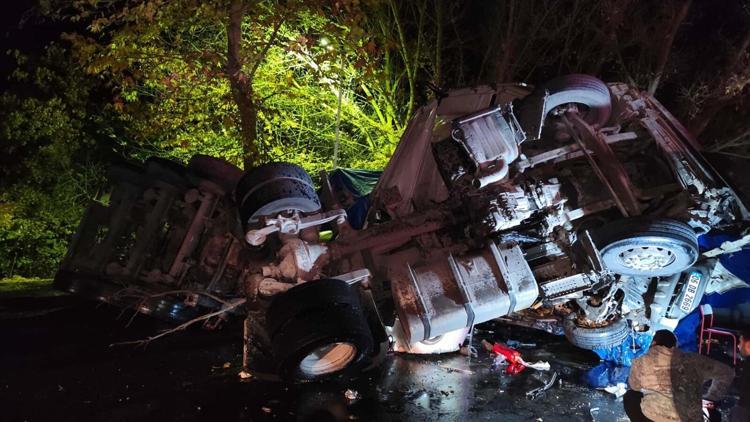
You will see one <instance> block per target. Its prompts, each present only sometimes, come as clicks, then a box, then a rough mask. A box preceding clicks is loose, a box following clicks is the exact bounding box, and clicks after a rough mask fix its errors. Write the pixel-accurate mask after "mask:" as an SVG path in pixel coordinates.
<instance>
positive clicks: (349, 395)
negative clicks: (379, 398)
mask: <svg viewBox="0 0 750 422" xmlns="http://www.w3.org/2000/svg"><path fill="white" fill-rule="evenodd" d="M344 397H346V399H347V400H349V403H352V402H355V401H357V400H359V399H360V397H361V396H360V395H359V391H357V390H352V389H348V390H346V391H344Z"/></svg>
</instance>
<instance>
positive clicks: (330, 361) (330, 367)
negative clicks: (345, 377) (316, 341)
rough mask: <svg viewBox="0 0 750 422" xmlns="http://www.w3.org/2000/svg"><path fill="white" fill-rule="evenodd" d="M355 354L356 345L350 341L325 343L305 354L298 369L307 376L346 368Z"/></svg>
mask: <svg viewBox="0 0 750 422" xmlns="http://www.w3.org/2000/svg"><path fill="white" fill-rule="evenodd" d="M356 355H357V347H356V346H354V345H353V344H351V343H345V342H337V343H330V344H325V345H323V346H320V347H318V348H316V349H314V350H313V351H312V352H310V353H309V354H308V355H307V356H305V358H304V359H302V361H301V362H300V364H299V369H300V370H301V371H302V372H303V373H304V374H305V375H308V376H319V375H325V374H330V373H332V372H336V371H340V370H342V369H344V368H346V366H347V365H349V363H351V361H352V360H354V358H355V356H356Z"/></svg>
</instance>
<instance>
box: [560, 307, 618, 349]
mask: <svg viewBox="0 0 750 422" xmlns="http://www.w3.org/2000/svg"><path fill="white" fill-rule="evenodd" d="M575 317H576V314H575V313H573V314H571V315H570V316H569V317H568V318H566V319H565V321H564V323H563V325H564V329H565V338H567V339H568V341H569V342H571V343H572V344H573V345H574V346H577V347H580V348H581V349H588V350H593V349H600V348H606V347H612V346H617V345H620V344H622V342H623V341H625V339H626V338H627V337H628V334H629V333H630V327H628V323H627V321H626V320H624V319H622V318H620V319H617V320H614V321H613V322H611V323H610V324H609V325H606V326H604V327H597V328H587V327H579V326H578V325H577V324H576V322H575Z"/></svg>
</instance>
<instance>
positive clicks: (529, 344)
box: [505, 340, 536, 349]
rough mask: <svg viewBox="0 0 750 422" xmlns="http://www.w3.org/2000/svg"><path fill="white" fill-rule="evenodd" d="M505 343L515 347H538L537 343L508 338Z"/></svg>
mask: <svg viewBox="0 0 750 422" xmlns="http://www.w3.org/2000/svg"><path fill="white" fill-rule="evenodd" d="M505 344H507V345H508V347H512V348H514V349H533V348H534V347H536V343H522V342H520V341H518V340H506V341H505Z"/></svg>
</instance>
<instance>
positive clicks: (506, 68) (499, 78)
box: [495, 0, 516, 84]
mask: <svg viewBox="0 0 750 422" xmlns="http://www.w3.org/2000/svg"><path fill="white" fill-rule="evenodd" d="M515 24H516V1H515V0H511V1H510V6H509V10H508V23H507V24H506V27H505V38H504V39H503V44H502V48H503V55H502V58H501V60H500V62H499V63H498V64H497V70H496V71H495V82H496V83H498V84H501V83H504V82H508V81H509V79H511V78H510V76H511V75H512V72H511V66H512V63H511V59H512V58H513V54H515V51H514V50H515V43H516V39H515V38H516V33H515V26H516V25H515Z"/></svg>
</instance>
